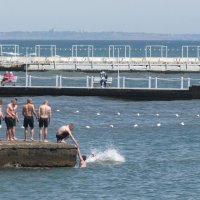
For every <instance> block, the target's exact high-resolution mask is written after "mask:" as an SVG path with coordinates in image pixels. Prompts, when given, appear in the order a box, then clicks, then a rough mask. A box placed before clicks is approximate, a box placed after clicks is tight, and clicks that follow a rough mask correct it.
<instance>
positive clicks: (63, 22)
mask: <svg viewBox="0 0 200 200" xmlns="http://www.w3.org/2000/svg"><path fill="white" fill-rule="evenodd" d="M199 8H200V0H0V15H1V17H0V32H9V31H48V30H50V29H54V30H55V31H85V32H102V31H104V32H107V31H113V32H118V31H120V32H121V31H122V32H144V33H167V34H200V14H199Z"/></svg>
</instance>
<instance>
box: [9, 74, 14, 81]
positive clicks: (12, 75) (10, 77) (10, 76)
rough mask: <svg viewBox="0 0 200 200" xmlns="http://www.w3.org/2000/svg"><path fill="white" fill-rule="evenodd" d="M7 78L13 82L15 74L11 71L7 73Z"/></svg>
mask: <svg viewBox="0 0 200 200" xmlns="http://www.w3.org/2000/svg"><path fill="white" fill-rule="evenodd" d="M9 80H10V81H11V82H13V81H14V80H15V76H14V74H13V72H10V74H9Z"/></svg>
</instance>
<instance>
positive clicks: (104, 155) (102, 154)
mask: <svg viewBox="0 0 200 200" xmlns="http://www.w3.org/2000/svg"><path fill="white" fill-rule="evenodd" d="M87 162H88V163H92V162H125V158H124V157H123V156H122V155H121V154H120V153H119V152H118V151H117V150H116V149H107V150H105V151H98V150H93V151H92V152H91V155H90V156H88V158H87Z"/></svg>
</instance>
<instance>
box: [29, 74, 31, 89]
mask: <svg viewBox="0 0 200 200" xmlns="http://www.w3.org/2000/svg"><path fill="white" fill-rule="evenodd" d="M29 87H31V75H30V76H29Z"/></svg>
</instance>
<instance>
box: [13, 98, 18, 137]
mask: <svg viewBox="0 0 200 200" xmlns="http://www.w3.org/2000/svg"><path fill="white" fill-rule="evenodd" d="M14 100H15V101H16V104H15V106H14V108H13V110H14V113H15V115H16V119H14V124H13V125H14V126H13V132H12V138H13V139H14V140H17V138H16V137H15V130H16V122H17V121H18V119H19V118H18V113H17V107H18V105H17V98H15V99H14Z"/></svg>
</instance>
